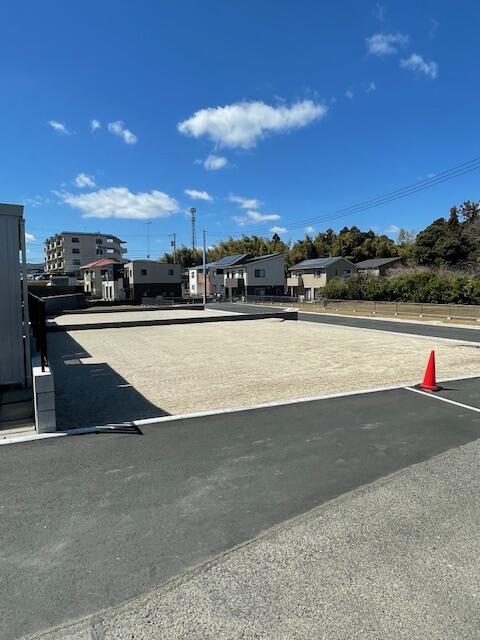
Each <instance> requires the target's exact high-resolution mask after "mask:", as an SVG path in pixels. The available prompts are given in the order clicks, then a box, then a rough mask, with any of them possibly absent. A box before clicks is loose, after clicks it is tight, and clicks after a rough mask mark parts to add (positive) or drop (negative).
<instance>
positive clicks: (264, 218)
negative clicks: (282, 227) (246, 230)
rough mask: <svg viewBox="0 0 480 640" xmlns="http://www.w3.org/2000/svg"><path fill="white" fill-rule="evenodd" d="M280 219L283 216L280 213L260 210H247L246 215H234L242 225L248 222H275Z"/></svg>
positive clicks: (235, 219) (236, 220)
mask: <svg viewBox="0 0 480 640" xmlns="http://www.w3.org/2000/svg"><path fill="white" fill-rule="evenodd" d="M280 219H281V216H279V215H278V213H260V212H259V211H247V213H246V215H244V216H233V218H232V220H234V221H235V222H236V223H237V224H238V225H239V226H240V227H244V226H245V225H246V224H247V222H248V223H252V224H255V223H257V222H273V221H274V220H280Z"/></svg>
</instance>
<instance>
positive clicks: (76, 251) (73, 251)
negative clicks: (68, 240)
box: [72, 248, 80, 253]
mask: <svg viewBox="0 0 480 640" xmlns="http://www.w3.org/2000/svg"><path fill="white" fill-rule="evenodd" d="M72 253H80V249H77V248H74V249H72Z"/></svg>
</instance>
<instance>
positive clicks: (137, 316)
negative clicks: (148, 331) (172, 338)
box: [49, 309, 238, 325]
mask: <svg viewBox="0 0 480 640" xmlns="http://www.w3.org/2000/svg"><path fill="white" fill-rule="evenodd" d="M215 315H221V316H232V315H238V314H236V313H234V312H233V311H220V310H217V309H208V310H207V311H203V310H198V309H197V310H195V309H192V310H190V309H172V310H164V309H162V310H159V311H156V310H155V311H131V312H129V311H123V312H122V313H67V314H65V315H62V316H58V317H56V318H55V319H52V320H49V322H50V323H52V324H58V325H65V324H69V325H72V324H98V323H100V322H132V321H135V320H138V321H139V322H141V321H144V320H169V319H174V318H205V316H215Z"/></svg>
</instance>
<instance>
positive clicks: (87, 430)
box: [0, 373, 480, 446]
mask: <svg viewBox="0 0 480 640" xmlns="http://www.w3.org/2000/svg"><path fill="white" fill-rule="evenodd" d="M474 378H479V379H480V376H479V374H478V373H471V374H469V375H465V376H462V377H461V378H457V377H454V378H442V379H441V380H439V381H438V382H456V381H461V380H472V379H474ZM414 384H415V383H413V382H412V383H410V384H407V385H405V384H396V385H388V386H384V387H371V388H370V389H357V390H354V391H341V392H339V393H330V394H325V395H319V396H311V397H307V398H293V399H292V400H274V401H272V402H265V403H263V404H255V405H250V406H248V407H233V408H227V409H212V410H211V411H197V412H194V413H183V414H176V415H173V416H158V417H156V418H144V419H140V420H132V421H130V422H126V423H120V424H106V425H96V426H94V427H77V428H73V429H68V430H65V431H56V432H54V433H32V434H31V435H28V436H12V437H11V438H8V437H6V438H3V439H0V446H1V445H4V444H16V443H21V442H32V441H36V440H45V439H49V438H60V437H63V436H78V435H84V434H94V433H95V434H98V433H101V432H102V431H105V430H111V431H115V430H116V428H117V427H120V428H124V427H125V426H135V427H141V426H142V425H149V424H159V423H163V422H175V421H177V420H188V419H191V418H205V417H208V416H218V415H223V414H229V413H240V412H244V411H254V410H255V409H269V408H273V407H282V406H288V405H292V404H303V403H307V402H318V401H319V400H332V399H335V398H346V397H350V396H359V395H366V394H370V393H380V392H382V391H395V390H398V389H405V390H407V391H414V392H416V393H421V394H422V395H427V396H430V397H433V398H436V399H437V400H443V401H444V402H450V403H451V404H456V405H458V406H460V407H463V408H466V409H471V410H472V411H476V412H478V413H480V409H477V408H476V407H470V406H469V405H464V404H461V403H459V402H455V401H454V400H447V399H446V398H442V397H440V396H433V395H431V394H430V393H427V392H424V391H421V390H420V389H415V388H414V387H413V385H414Z"/></svg>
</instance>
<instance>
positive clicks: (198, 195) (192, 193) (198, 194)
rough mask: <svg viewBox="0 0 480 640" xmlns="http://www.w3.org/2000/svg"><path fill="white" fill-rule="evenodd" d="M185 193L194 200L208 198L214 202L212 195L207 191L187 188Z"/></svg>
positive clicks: (207, 199)
mask: <svg viewBox="0 0 480 640" xmlns="http://www.w3.org/2000/svg"><path fill="white" fill-rule="evenodd" d="M185 193H186V194H187V196H188V197H189V198H191V199H192V200H206V201H207V202H212V200H213V198H212V196H211V195H210V194H209V193H207V192H206V191H197V190H196V189H185Z"/></svg>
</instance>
